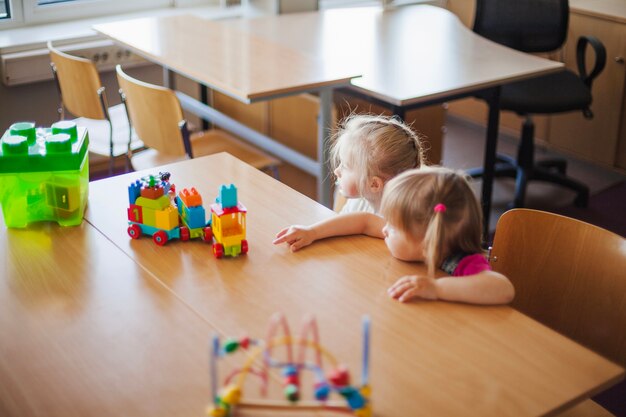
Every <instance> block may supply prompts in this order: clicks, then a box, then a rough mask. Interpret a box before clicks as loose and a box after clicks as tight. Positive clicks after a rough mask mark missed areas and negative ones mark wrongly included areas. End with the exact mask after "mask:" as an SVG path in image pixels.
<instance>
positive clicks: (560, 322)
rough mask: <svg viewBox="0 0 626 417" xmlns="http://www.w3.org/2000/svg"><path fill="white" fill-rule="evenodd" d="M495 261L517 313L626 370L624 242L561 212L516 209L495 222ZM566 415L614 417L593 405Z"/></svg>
mask: <svg viewBox="0 0 626 417" xmlns="http://www.w3.org/2000/svg"><path fill="white" fill-rule="evenodd" d="M490 263H491V266H492V268H493V269H494V270H495V271H498V272H500V273H502V274H504V275H506V276H507V277H509V279H510V280H511V282H512V283H513V285H514V286H515V293H516V294H515V300H514V301H513V303H512V306H513V307H514V308H516V309H517V310H519V311H521V312H523V313H524V314H526V315H528V316H530V317H532V318H533V319H535V320H537V321H539V322H541V323H543V324H545V325H546V326H548V327H550V328H552V329H554V330H556V331H557V332H559V333H562V334H563V335H565V336H567V337H569V338H571V339H573V340H575V341H576V342H578V343H580V344H582V345H584V346H586V347H588V348H589V349H591V350H593V351H595V352H597V353H599V354H601V355H602V356H604V357H606V358H608V359H610V360H612V361H614V362H616V363H618V364H620V365H621V366H626V239H624V238H622V237H620V236H618V235H616V234H614V233H611V232H609V231H607V230H604V229H602V228H600V227H596V226H593V225H591V224H588V223H584V222H581V221H578V220H574V219H571V218H568V217H564V216H560V215H557V214H552V213H547V212H542V211H537V210H528V209H515V210H510V211H508V212H506V213H504V214H503V215H502V217H501V218H500V220H499V221H498V225H497V227H496V234H495V238H494V242H493V248H492V250H491V256H490ZM573 366H575V365H574V364H573ZM562 415H564V416H570V417H573V416H589V415H591V416H606V415H611V414H610V413H609V412H608V411H607V410H605V409H604V408H602V407H600V406H599V405H598V404H596V403H594V402H593V401H591V400H588V401H586V402H583V403H582V404H580V405H579V406H578V407H574V408H572V409H570V410H568V411H567V412H565V413H564V414H562Z"/></svg>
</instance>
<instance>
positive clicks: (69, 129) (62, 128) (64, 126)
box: [50, 120, 78, 142]
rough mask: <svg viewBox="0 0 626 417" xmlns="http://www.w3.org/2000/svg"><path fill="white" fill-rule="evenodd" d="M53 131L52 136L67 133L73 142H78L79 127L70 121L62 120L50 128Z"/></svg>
mask: <svg viewBox="0 0 626 417" xmlns="http://www.w3.org/2000/svg"><path fill="white" fill-rule="evenodd" d="M50 129H51V130H52V134H53V135H55V134H57V133H65V134H68V135H70V139H71V140H72V142H76V140H78V127H77V126H76V123H74V122H72V121H69V120H61V121H60V122H56V123H54V124H53V125H52V126H50Z"/></svg>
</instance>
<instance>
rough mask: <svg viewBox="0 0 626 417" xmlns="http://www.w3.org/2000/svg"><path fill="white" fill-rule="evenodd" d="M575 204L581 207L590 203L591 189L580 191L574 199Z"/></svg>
mask: <svg viewBox="0 0 626 417" xmlns="http://www.w3.org/2000/svg"><path fill="white" fill-rule="evenodd" d="M574 205H575V206H576V207H580V208H585V207H587V206H588V205H589V190H587V191H583V192H579V193H578V195H577V196H576V199H575V200H574Z"/></svg>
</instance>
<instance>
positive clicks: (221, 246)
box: [211, 184, 248, 258]
mask: <svg viewBox="0 0 626 417" xmlns="http://www.w3.org/2000/svg"><path fill="white" fill-rule="evenodd" d="M246 213H247V210H246V208H245V207H244V206H243V204H241V203H240V202H239V201H238V199H237V187H235V186H234V185H233V184H230V185H229V186H226V185H222V186H221V187H220V190H219V194H218V197H217V198H216V199H215V203H214V204H211V225H212V229H213V237H214V238H215V243H214V244H213V254H214V255H215V257H216V258H221V257H222V256H224V255H228V256H237V255H239V254H240V253H242V254H245V253H248V241H247V240H246Z"/></svg>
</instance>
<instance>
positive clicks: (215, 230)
mask: <svg viewBox="0 0 626 417" xmlns="http://www.w3.org/2000/svg"><path fill="white" fill-rule="evenodd" d="M169 178H170V174H169V173H167V172H166V173H159V174H158V175H149V176H147V177H144V178H141V179H139V180H136V181H134V182H133V183H131V184H130V185H129V186H128V204H129V206H128V209H127V215H128V235H129V236H130V237H131V238H133V239H138V238H139V237H140V236H141V235H142V234H143V235H149V236H152V240H154V242H155V243H156V244H157V245H160V246H162V245H164V244H165V243H166V242H167V241H169V240H172V239H181V240H183V241H186V240H189V239H195V238H200V239H202V240H204V241H205V242H208V243H213V254H214V255H215V257H216V258H221V257H223V256H224V255H229V256H238V255H239V254H242V253H243V254H245V253H247V252H248V242H247V240H246V239H245V238H246V208H245V207H244V206H243V205H242V204H241V203H239V202H238V200H237V188H236V187H235V186H234V185H233V184H231V185H229V186H224V185H222V186H221V187H220V190H219V194H218V197H217V198H216V203H215V204H212V205H211V216H210V219H209V220H208V221H207V219H206V217H207V216H206V211H205V209H204V207H203V205H202V196H201V195H200V193H199V192H198V190H196V189H195V188H193V187H192V188H190V189H187V188H183V189H182V190H181V191H180V192H179V193H178V195H176V188H175V186H174V185H173V184H171V183H170V181H169ZM222 202H225V204H227V206H224V205H223V204H222ZM213 239H215V242H214V241H213Z"/></svg>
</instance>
